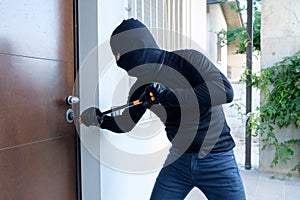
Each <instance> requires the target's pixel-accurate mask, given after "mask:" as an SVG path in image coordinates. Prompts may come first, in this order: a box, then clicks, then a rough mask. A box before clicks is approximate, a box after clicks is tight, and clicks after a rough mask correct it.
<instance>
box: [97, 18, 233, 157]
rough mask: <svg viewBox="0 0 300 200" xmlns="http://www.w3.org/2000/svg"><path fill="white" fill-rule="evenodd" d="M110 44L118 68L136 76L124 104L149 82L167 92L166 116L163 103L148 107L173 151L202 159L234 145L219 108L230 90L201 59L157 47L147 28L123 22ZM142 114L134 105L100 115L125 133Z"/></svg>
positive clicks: (227, 99) (190, 53) (105, 125)
mask: <svg viewBox="0 0 300 200" xmlns="http://www.w3.org/2000/svg"><path fill="white" fill-rule="evenodd" d="M110 42H111V47H112V51H113V53H114V54H117V53H121V57H120V59H119V60H118V61H117V64H118V66H119V67H121V68H123V69H124V70H126V71H127V72H128V74H129V75H130V76H134V77H137V81H136V83H135V84H134V85H133V86H132V88H131V89H130V93H129V97H128V102H131V101H133V100H137V99H139V97H140V96H141V95H142V93H143V92H144V91H145V88H146V87H147V86H148V85H149V83H151V82H158V83H161V84H163V85H165V86H166V87H168V88H169V89H170V90H168V92H165V93H164V94H163V95H162V98H163V99H162V101H164V102H165V103H164V106H163V107H164V110H165V112H162V111H161V109H159V108H158V106H162V105H154V106H152V107H151V111H152V112H154V113H155V114H156V115H157V116H158V117H159V118H160V119H161V121H162V122H163V123H164V125H165V130H166V133H167V137H168V139H169V140H170V141H171V143H172V146H173V148H176V149H178V150H180V151H182V152H189V153H191V152H199V153H200V154H202V155H203V156H204V155H206V154H207V153H209V152H225V151H229V150H231V149H232V148H233V147H234V146H235V144H234V141H233V139H232V137H231V135H230V128H229V127H228V125H227V123H226V120H225V116H224V113H223V109H222V104H225V103H229V102H231V101H232V100H233V89H232V87H231V84H230V82H229V81H228V80H227V78H226V77H225V76H224V75H223V74H222V73H221V72H220V71H219V70H218V68H217V67H216V66H215V65H214V64H213V63H212V62H211V61H209V59H208V58H207V57H206V56H205V55H203V54H202V53H201V52H198V51H196V50H178V51H173V52H169V51H165V50H162V49H159V47H158V45H157V44H156V42H155V40H154V38H153V37H152V35H151V33H150V32H149V30H148V29H147V28H146V27H145V26H144V25H143V24H140V22H138V21H136V20H133V19H131V20H126V21H124V22H123V23H122V24H121V25H120V26H119V27H118V28H117V29H116V30H115V31H114V32H113V35H112V37H111V41H110ZM145 111H146V108H145V107H144V106H142V105H138V106H135V107H131V108H129V109H126V110H124V111H123V112H122V114H121V115H120V116H115V117H110V116H104V118H103V123H102V124H101V128H104V129H108V130H111V131H113V132H117V133H123V132H128V131H130V130H131V129H132V128H133V127H134V126H135V125H136V123H137V122H138V121H139V120H140V119H141V117H142V115H143V114H144V113H145ZM128 119H131V120H128Z"/></svg>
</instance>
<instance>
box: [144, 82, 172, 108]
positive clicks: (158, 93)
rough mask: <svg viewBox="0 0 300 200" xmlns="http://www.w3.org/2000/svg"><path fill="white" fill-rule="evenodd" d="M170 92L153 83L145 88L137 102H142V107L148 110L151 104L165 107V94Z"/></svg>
mask: <svg viewBox="0 0 300 200" xmlns="http://www.w3.org/2000/svg"><path fill="white" fill-rule="evenodd" d="M167 92H170V90H169V89H168V88H167V87H166V86H164V85H163V84H160V83H157V82H154V83H151V84H150V85H149V86H148V87H146V89H145V91H144V93H143V94H142V95H141V97H140V98H139V101H141V102H143V106H145V107H147V108H150V107H151V106H152V105H153V104H159V103H160V104H161V105H166V104H167V101H166V98H165V94H166V93H167Z"/></svg>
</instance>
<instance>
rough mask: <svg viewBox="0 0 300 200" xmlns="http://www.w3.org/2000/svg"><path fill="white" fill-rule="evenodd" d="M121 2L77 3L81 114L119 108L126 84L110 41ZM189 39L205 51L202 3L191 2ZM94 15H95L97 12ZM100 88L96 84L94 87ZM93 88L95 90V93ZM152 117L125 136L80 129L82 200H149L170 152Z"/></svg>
mask: <svg viewBox="0 0 300 200" xmlns="http://www.w3.org/2000/svg"><path fill="white" fill-rule="evenodd" d="M126 2H127V1H124V0H112V1H106V0H92V1H90V0H89V1H84V0H81V1H80V5H79V6H80V13H79V15H80V19H81V27H80V37H81V42H80V52H81V57H80V62H81V65H82V71H80V74H82V76H81V78H80V83H81V85H80V89H81V96H80V98H81V103H80V108H81V111H82V110H84V109H85V108H87V107H89V106H93V105H94V106H99V107H100V109H101V110H102V111H104V110H107V109H110V108H111V106H117V105H121V104H124V103H125V102H126V100H127V93H128V89H129V87H130V85H129V84H130V82H129V81H128V77H127V75H126V73H125V72H124V71H122V70H120V69H119V68H118V67H117V66H116V64H115V60H114V57H113V55H112V53H111V52H110V46H109V41H108V40H109V37H110V35H111V33H112V31H113V30H114V28H115V27H116V26H117V25H118V24H119V23H121V22H122V20H123V19H124V18H126V16H127V11H126V10H125V7H126ZM191 3H193V7H192V8H193V9H192V11H191V13H190V14H191V15H192V18H193V20H192V21H191V22H190V23H193V24H191V30H190V31H191V32H190V34H191V35H190V36H191V39H192V40H193V41H194V42H196V44H197V45H198V46H201V47H202V48H204V49H205V48H206V1H205V0H201V1H198V0H192V1H191ZM96 9H97V10H96ZM98 83H99V84H98ZM97 87H98V88H97ZM149 115H151V116H150V118H154V119H155V116H153V115H152V114H149V113H148V115H146V116H145V117H144V119H143V121H142V123H139V124H138V126H137V127H136V128H135V129H134V130H133V131H131V132H130V133H126V134H115V133H112V132H109V131H107V130H100V129H98V128H86V127H84V126H82V127H81V138H82V189H83V199H84V200H94V199H95V200H96V199H98V200H99V199H102V200H111V199H122V200H126V199H128V200H129V199H130V200H132V199H149V197H150V194H151V191H152V188H153V185H154V182H155V179H156V177H157V174H158V171H159V169H160V168H161V166H162V164H163V162H164V159H165V156H166V154H167V151H168V148H169V142H168V140H167V138H166V136H165V133H164V130H163V126H162V124H161V122H159V121H158V120H152V121H151V120H150V121H149V120H148V118H149Z"/></svg>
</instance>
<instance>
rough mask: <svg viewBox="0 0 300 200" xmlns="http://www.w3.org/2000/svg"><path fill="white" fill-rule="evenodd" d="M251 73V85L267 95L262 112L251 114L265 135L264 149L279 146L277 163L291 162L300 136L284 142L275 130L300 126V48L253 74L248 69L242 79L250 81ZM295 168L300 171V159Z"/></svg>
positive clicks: (254, 125)
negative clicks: (276, 128) (299, 50)
mask: <svg viewBox="0 0 300 200" xmlns="http://www.w3.org/2000/svg"><path fill="white" fill-rule="evenodd" d="M249 75H250V76H251V79H252V81H251V83H250V85H251V86H252V87H254V88H257V89H259V90H260V91H261V92H262V93H263V96H264V98H263V105H261V106H260V107H258V111H259V114H256V115H255V114H251V116H250V119H249V120H248V122H249V125H250V127H251V129H252V130H254V131H255V135H259V134H260V135H261V136H263V137H262V138H263V139H262V142H263V143H264V145H263V147H262V149H263V150H264V149H265V148H267V147H268V146H273V147H275V155H274V159H273V164H275V165H278V164H279V163H284V164H287V162H288V161H289V160H292V159H293V156H294V151H293V147H295V146H297V147H299V146H300V139H290V140H287V141H284V142H280V141H279V140H278V138H277V137H276V135H275V133H274V130H275V127H278V128H279V129H281V128H285V127H288V126H290V125H292V124H293V125H295V127H296V128H299V127H300V52H298V53H296V54H295V55H294V56H289V57H285V58H283V60H282V61H280V62H278V63H276V64H275V65H274V66H272V67H269V68H266V69H263V70H261V71H260V73H259V74H250V73H249V71H248V70H246V72H245V73H244V74H243V76H242V79H241V81H242V82H247V79H246V78H247V76H249ZM298 134H299V132H298ZM294 170H295V171H297V172H298V174H300V163H298V164H297V165H296V166H295V168H294Z"/></svg>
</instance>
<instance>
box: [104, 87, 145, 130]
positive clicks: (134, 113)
mask: <svg viewBox="0 0 300 200" xmlns="http://www.w3.org/2000/svg"><path fill="white" fill-rule="evenodd" d="M132 88H134V87H132ZM144 90H145V88H144V87H142V88H138V89H137V90H136V91H134V92H133V94H132V95H129V97H128V103H129V102H132V101H134V100H137V99H139V97H140V95H141V94H142V92H143V91H144ZM129 94H131V92H130V93H129ZM145 112H146V108H145V107H144V106H142V105H137V106H133V107H130V108H126V109H124V110H123V112H122V114H121V115H118V116H114V117H111V116H104V118H103V123H102V124H101V128H103V129H107V130H110V131H112V132H115V133H125V132H129V131H131V130H132V129H133V128H134V126H135V125H136V124H137V123H138V121H139V120H140V119H141V117H142V116H143V115H144V113H145Z"/></svg>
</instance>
